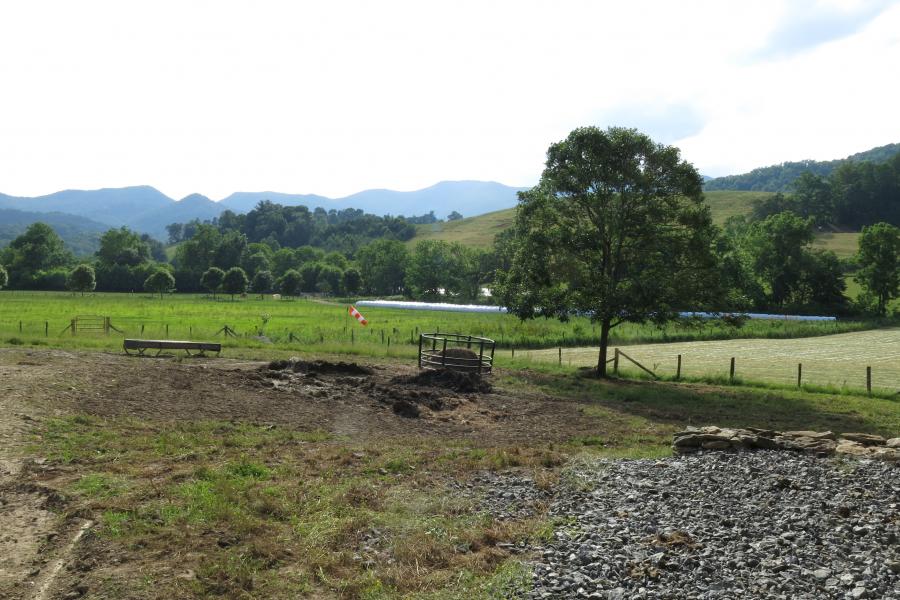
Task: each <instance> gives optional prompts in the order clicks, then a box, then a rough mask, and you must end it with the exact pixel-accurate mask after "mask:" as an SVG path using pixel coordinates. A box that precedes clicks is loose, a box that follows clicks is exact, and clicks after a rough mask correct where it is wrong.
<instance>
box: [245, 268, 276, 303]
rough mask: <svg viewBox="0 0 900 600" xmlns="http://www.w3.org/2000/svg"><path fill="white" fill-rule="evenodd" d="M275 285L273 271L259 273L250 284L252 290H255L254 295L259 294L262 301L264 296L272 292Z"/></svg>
mask: <svg viewBox="0 0 900 600" xmlns="http://www.w3.org/2000/svg"><path fill="white" fill-rule="evenodd" d="M274 285H275V278H274V277H272V271H257V272H256V275H254V276H253V280H252V281H251V282H250V289H251V290H253V293H255V294H259V298H260V299H262V297H263V295H264V294H268V293H269V292H271V291H272V286H274Z"/></svg>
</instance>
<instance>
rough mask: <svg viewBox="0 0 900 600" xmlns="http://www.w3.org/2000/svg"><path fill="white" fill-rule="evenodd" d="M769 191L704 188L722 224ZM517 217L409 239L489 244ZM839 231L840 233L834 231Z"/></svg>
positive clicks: (470, 222) (455, 225)
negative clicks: (706, 189) (734, 190)
mask: <svg viewBox="0 0 900 600" xmlns="http://www.w3.org/2000/svg"><path fill="white" fill-rule="evenodd" d="M771 195H772V192H733V191H716V192H706V194H705V196H706V202H707V203H708V204H709V208H710V210H712V215H713V221H715V223H716V224H717V225H722V224H723V223H725V221H726V220H727V219H728V217H733V216H735V215H746V214H749V213H750V211H751V210H752V209H753V203H754V202H755V201H757V200H763V199H765V198H767V197H769V196H771ZM515 218H516V209H515V208H508V209H506V210H498V211H495V212H490V213H486V214H483V215H478V216H477V217H468V218H465V219H460V220H458V221H449V222H445V223H431V224H428V225H417V226H416V237H414V238H413V239H411V240H410V241H409V242H408V245H410V246H414V245H415V244H416V243H417V242H419V241H421V240H443V241H445V242H459V243H460V244H463V245H465V246H475V247H478V248H489V247H490V246H491V245H492V244H493V243H494V236H496V235H497V234H498V233H500V232H501V231H503V230H505V229H508V228H509V227H511V226H512V224H513V221H514V220H515ZM837 235H841V234H837Z"/></svg>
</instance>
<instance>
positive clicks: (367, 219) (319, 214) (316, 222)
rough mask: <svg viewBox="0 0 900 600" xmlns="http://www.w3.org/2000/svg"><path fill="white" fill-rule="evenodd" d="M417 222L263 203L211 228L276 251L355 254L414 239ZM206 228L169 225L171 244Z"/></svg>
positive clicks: (194, 224) (195, 224)
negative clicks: (377, 242) (379, 243)
mask: <svg viewBox="0 0 900 600" xmlns="http://www.w3.org/2000/svg"><path fill="white" fill-rule="evenodd" d="M431 216H432V217H433V215H431ZM417 221H418V219H417V218H416V217H413V218H412V219H410V220H407V219H404V218H403V217H392V216H384V217H379V216H376V215H370V214H366V213H365V212H364V211H362V210H358V209H353V208H347V209H343V210H334V209H332V210H328V211H326V210H325V209H324V208H321V207H320V208H316V209H314V210H310V209H309V208H307V207H306V206H282V205H280V204H274V203H272V202H270V201H268V200H264V201H262V202H260V203H259V204H257V205H256V207H255V208H254V209H253V210H251V211H250V212H248V213H246V214H235V213H234V212H232V211H230V210H226V211H225V212H223V213H222V214H221V215H220V216H219V217H217V218H216V219H213V220H212V221H211V222H210V223H207V225H212V227H213V228H215V229H216V230H217V231H218V232H219V233H220V234H222V235H227V234H229V233H236V234H242V235H243V236H245V237H246V239H247V241H248V242H249V243H256V242H263V243H265V244H267V245H268V246H269V247H271V248H273V249H275V250H277V249H279V248H282V247H288V248H297V247H300V246H315V247H317V248H323V249H325V250H334V251H338V252H341V253H343V254H352V253H353V252H355V251H356V250H357V249H359V248H360V247H362V246H364V245H365V244H367V243H369V242H371V241H372V240H374V239H395V240H400V241H406V240H410V239H412V237H413V236H415V234H416V228H415V226H414V225H413V222H417ZM202 225H203V224H202V223H199V222H197V221H193V222H190V223H184V224H182V223H172V224H171V225H168V226H167V227H166V230H167V233H168V235H169V242H170V243H173V244H174V243H178V242H181V241H185V240H190V239H192V238H194V237H195V236H196V235H198V233H199V232H200V229H201V226H202Z"/></svg>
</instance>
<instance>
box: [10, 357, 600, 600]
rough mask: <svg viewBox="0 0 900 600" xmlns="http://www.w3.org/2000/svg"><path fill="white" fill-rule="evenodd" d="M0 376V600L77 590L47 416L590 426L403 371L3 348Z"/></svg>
mask: <svg viewBox="0 0 900 600" xmlns="http://www.w3.org/2000/svg"><path fill="white" fill-rule="evenodd" d="M0 378H2V383H0V398H2V401H0V439H2V440H3V443H2V445H0V599H3V600H7V599H13V598H15V599H20V598H22V599H25V598H28V599H31V598H35V599H43V598H75V597H79V596H81V595H82V594H84V593H85V591H86V590H85V589H83V585H81V584H79V581H80V579H79V577H77V576H73V574H72V570H73V565H78V564H84V561H85V556H83V555H80V554H79V551H78V550H77V549H75V548H74V546H75V545H76V544H75V542H77V541H79V539H80V538H81V536H82V535H84V533H85V531H87V530H89V529H90V528H91V527H92V526H93V525H94V521H93V519H95V518H96V515H93V514H90V511H87V510H81V511H79V510H74V512H73V511H72V510H71V508H72V507H71V506H69V507H68V508H69V510H61V509H62V507H63V506H64V505H65V504H66V501H65V498H63V497H61V496H60V494H59V493H58V492H57V491H56V490H57V488H62V487H65V486H66V485H67V484H71V483H72V481H73V479H74V478H75V477H76V474H77V473H78V472H79V469H78V462H79V461H78V460H74V461H73V462H72V463H71V464H48V463H47V460H46V459H45V458H43V457H42V455H43V453H42V450H43V449H42V448H41V439H40V438H39V437H38V432H40V431H41V428H42V426H43V423H45V422H46V421H47V420H48V419H52V418H59V417H65V416H67V415H88V416H95V417H100V418H112V419H118V418H125V419H135V420H139V421H141V422H152V423H155V424H165V423H167V422H168V423H173V424H174V423H178V422H197V421H217V422H245V423H254V424H265V425H271V426H278V427H286V428H290V429H292V430H297V431H308V432H324V433H326V434H328V435H331V436H335V437H336V438H341V439H348V440H353V441H354V442H363V443H366V442H372V441H377V440H379V439H389V438H403V439H416V438H423V439H434V440H438V439H448V440H468V441H471V442H473V443H485V444H491V445H496V444H516V443H521V442H528V443H530V444H534V443H539V442H554V441H560V442H562V441H565V440H569V439H572V438H573V437H578V436H588V435H591V434H592V433H593V432H595V431H596V430H597V428H598V426H599V425H600V419H599V418H596V417H591V416H586V415H582V414H580V413H579V407H578V403H577V402H573V401H570V400H562V399H554V398H550V397H548V396H546V395H542V394H538V393H532V394H523V393H515V394H512V393H510V392H508V391H504V390H503V389H500V388H497V387H494V389H492V386H491V384H490V383H482V382H481V381H480V380H479V379H477V378H470V377H465V376H460V377H449V378H448V377H446V376H435V375H434V374H433V373H429V372H425V373H419V372H418V371H417V369H415V368H414V367H413V366H408V367H407V366H397V365H390V366H380V365H368V366H367V365H359V364H355V363H327V362H321V361H312V362H304V361H277V362H275V363H272V364H265V363H259V362H245V361H235V360H226V359H190V360H178V359H171V358H169V359H139V358H131V357H124V356H121V355H113V354H102V353H75V352H66V351H61V350H16V349H4V350H0ZM575 416H577V417H578V418H573V417H575ZM536 424H539V426H537V425H536ZM163 427H164V425H163ZM35 457H37V460H36V462H35ZM88 545H91V543H90V542H88ZM93 545H94V547H95V550H96V549H97V544H96V542H94V543H93ZM79 586H81V587H79Z"/></svg>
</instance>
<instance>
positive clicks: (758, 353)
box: [522, 328, 900, 392]
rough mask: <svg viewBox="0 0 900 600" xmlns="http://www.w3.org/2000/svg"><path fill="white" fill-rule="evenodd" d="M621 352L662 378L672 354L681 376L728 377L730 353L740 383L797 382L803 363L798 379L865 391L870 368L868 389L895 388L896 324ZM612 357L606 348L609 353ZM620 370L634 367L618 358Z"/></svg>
mask: <svg viewBox="0 0 900 600" xmlns="http://www.w3.org/2000/svg"><path fill="white" fill-rule="evenodd" d="M620 348H621V350H622V351H623V352H625V353H626V354H628V356H630V357H632V358H634V359H635V360H637V361H638V362H640V363H641V364H643V365H644V366H645V367H647V368H649V369H651V370H653V371H654V372H656V373H657V374H658V375H660V376H663V377H668V376H674V375H675V370H676V364H677V356H678V355H679V354H680V355H681V357H682V368H681V374H682V377H686V378H697V377H724V378H727V377H728V373H729V366H730V361H731V357H735V364H736V368H735V377H736V378H740V379H741V380H744V381H759V382H766V383H779V384H796V382H797V364H798V363H802V364H803V383H804V384H805V385H811V386H835V387H839V388H847V389H851V390H860V389H865V387H866V367H867V366H870V367H872V389H873V390H880V391H887V392H894V391H900V328H892V329H879V330H874V331H863V332H855V333H843V334H838V335H829V336H822V337H817V338H800V339H792V340H773V339H768V340H765V339H748V340H722V341H708V342H684V343H674V344H643V345H636V346H621V347H620ZM558 352H559V351H558V350H557V349H552V350H533V351H529V352H523V353H522V355H523V356H528V357H531V358H532V359H533V360H541V361H552V362H557V361H559V354H558ZM612 356H613V352H612V350H610V357H612ZM562 362H563V364H571V365H572V366H594V365H596V364H597V348H564V349H563V351H562ZM620 369H621V370H622V371H623V372H625V373H628V374H635V373H637V372H639V369H638V368H637V367H635V366H633V365H631V364H630V363H629V362H628V361H627V360H625V359H621V360H620Z"/></svg>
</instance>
